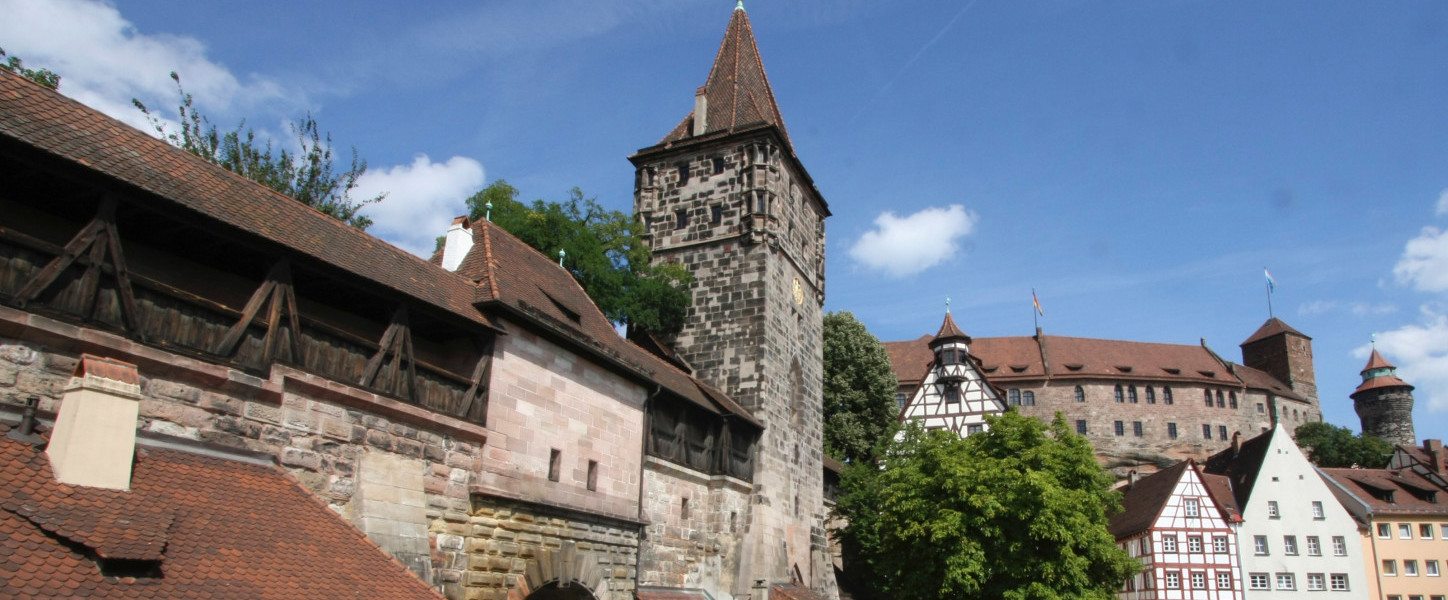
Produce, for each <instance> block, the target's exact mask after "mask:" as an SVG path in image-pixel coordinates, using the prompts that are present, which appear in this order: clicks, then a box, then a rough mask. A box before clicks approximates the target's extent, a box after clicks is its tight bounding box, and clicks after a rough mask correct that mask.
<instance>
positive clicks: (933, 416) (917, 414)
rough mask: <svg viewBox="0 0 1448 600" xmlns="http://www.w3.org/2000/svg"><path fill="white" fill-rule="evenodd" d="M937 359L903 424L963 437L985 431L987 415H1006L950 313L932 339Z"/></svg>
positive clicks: (909, 404) (903, 413)
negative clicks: (918, 425)
mask: <svg viewBox="0 0 1448 600" xmlns="http://www.w3.org/2000/svg"><path fill="white" fill-rule="evenodd" d="M930 348H931V350H932V351H934V353H935V360H934V362H932V363H931V365H930V370H929V372H928V373H926V374H925V377H924V378H923V379H922V382H921V384H920V387H918V388H916V389H915V394H914V395H913V396H912V397H911V398H909V399H908V400H907V401H906V402H905V406H904V407H903V408H901V410H900V420H901V421H902V422H909V421H916V422H918V423H920V425H921V426H922V427H924V428H925V429H927V430H929V429H944V430H948V431H951V432H953V433H955V434H956V435H959V436H961V437H966V436H968V435H972V434H976V433H980V432H982V431H985V428H986V424H985V417H986V415H998V414H1001V413H1003V412H1005V404H1004V403H1002V402H1001V399H1000V397H999V396H998V395H997V394H996V391H995V390H994V389H993V388H991V386H990V384H989V383H988V382H986V380H985V377H984V376H982V375H981V372H980V369H979V368H978V365H977V364H976V361H975V359H974V357H972V356H971V354H970V336H968V335H966V334H965V333H963V332H962V331H961V330H960V328H959V327H957V326H956V325H955V319H952V318H951V316H950V313H948V312H947V313H945V322H944V323H942V324H941V326H940V332H939V333H937V334H936V335H935V339H933V340H931V342H930Z"/></svg>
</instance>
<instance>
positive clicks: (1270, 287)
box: [1262, 267, 1277, 293]
mask: <svg viewBox="0 0 1448 600" xmlns="http://www.w3.org/2000/svg"><path fill="white" fill-rule="evenodd" d="M1262 274H1263V275H1266V276H1267V291H1268V292H1269V293H1270V292H1275V291H1277V280H1276V279H1273V278H1272V273H1270V272H1268V271H1267V267H1262Z"/></svg>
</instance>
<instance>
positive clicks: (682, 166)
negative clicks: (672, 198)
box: [678, 162, 689, 187]
mask: <svg viewBox="0 0 1448 600" xmlns="http://www.w3.org/2000/svg"><path fill="white" fill-rule="evenodd" d="M678 167H679V186H680V187H682V186H686V185H689V163H686V162H681V163H679V165H678Z"/></svg>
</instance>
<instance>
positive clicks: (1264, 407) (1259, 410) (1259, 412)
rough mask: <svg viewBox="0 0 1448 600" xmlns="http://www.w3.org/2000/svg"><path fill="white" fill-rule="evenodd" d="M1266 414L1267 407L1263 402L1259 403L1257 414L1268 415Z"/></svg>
mask: <svg viewBox="0 0 1448 600" xmlns="http://www.w3.org/2000/svg"><path fill="white" fill-rule="evenodd" d="M1266 412H1267V407H1266V406H1264V405H1263V404H1262V403H1261V402H1258V403H1257V414H1259V415H1260V414H1264V413H1266Z"/></svg>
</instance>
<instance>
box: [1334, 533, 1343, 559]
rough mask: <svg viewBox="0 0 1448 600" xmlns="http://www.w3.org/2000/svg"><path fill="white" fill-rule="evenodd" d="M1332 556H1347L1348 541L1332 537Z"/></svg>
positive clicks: (1338, 536) (1341, 537)
mask: <svg viewBox="0 0 1448 600" xmlns="http://www.w3.org/2000/svg"><path fill="white" fill-rule="evenodd" d="M1332 555H1333V556H1347V539H1346V538H1344V537H1343V536H1340V535H1335V536H1332Z"/></svg>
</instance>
